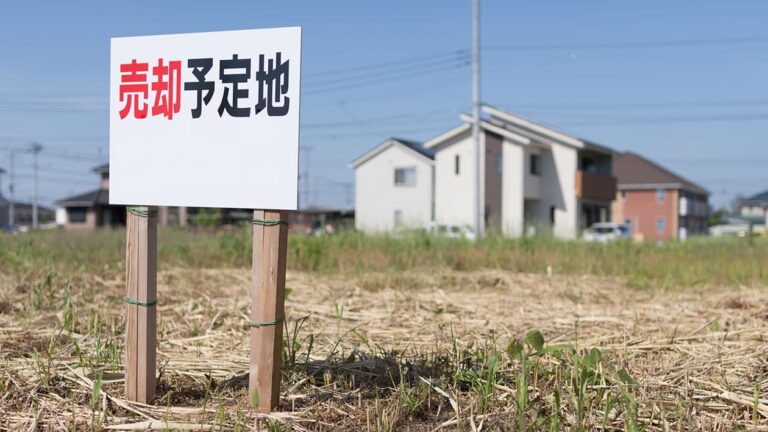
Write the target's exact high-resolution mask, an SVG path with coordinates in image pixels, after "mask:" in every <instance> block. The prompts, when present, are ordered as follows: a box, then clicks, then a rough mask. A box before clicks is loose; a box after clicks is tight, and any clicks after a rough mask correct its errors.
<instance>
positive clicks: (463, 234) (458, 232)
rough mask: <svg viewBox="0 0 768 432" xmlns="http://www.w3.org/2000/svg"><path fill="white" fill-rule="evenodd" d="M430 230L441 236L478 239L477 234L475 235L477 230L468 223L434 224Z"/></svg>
mask: <svg viewBox="0 0 768 432" xmlns="http://www.w3.org/2000/svg"><path fill="white" fill-rule="evenodd" d="M429 231H430V232H431V233H433V234H436V235H439V236H441V237H447V238H453V239H466V240H471V241H474V240H476V239H477V236H476V235H475V232H474V231H473V230H472V228H470V227H468V226H466V225H445V224H432V225H430V227H429Z"/></svg>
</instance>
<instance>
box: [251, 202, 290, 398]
mask: <svg viewBox="0 0 768 432" xmlns="http://www.w3.org/2000/svg"><path fill="white" fill-rule="evenodd" d="M287 217H288V212H286V211H270V210H255V211H254V212H253V218H254V219H255V220H270V221H271V220H281V221H285V220H286V219H287ZM287 249H288V226H287V225H286V224H278V225H272V226H269V225H259V224H254V225H253V268H252V277H253V280H252V286H251V332H250V333H251V334H250V336H251V368H250V373H249V377H248V394H249V395H250V401H251V404H252V405H254V408H257V409H259V410H260V411H266V412H269V411H271V410H272V409H274V408H276V407H277V404H278V402H279V398H280V378H281V375H280V374H281V366H282V342H283V320H284V318H285V310H284V303H285V261H286V253H287ZM254 324H257V326H255V325H254Z"/></svg>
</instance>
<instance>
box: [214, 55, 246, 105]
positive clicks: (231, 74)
mask: <svg viewBox="0 0 768 432" xmlns="http://www.w3.org/2000/svg"><path fill="white" fill-rule="evenodd" d="M250 76H251V59H241V58H238V57H237V54H234V55H232V59H228V60H220V61H219V79H220V80H221V82H222V83H224V84H225V86H224V95H223V96H222V97H221V104H219V117H221V116H222V115H223V114H224V111H226V112H227V114H229V115H230V116H232V117H248V116H250V115H251V108H250V107H239V106H238V101H239V100H240V99H245V98H247V97H248V89H247V88H245V89H241V88H239V85H240V84H243V83H245V82H247V81H248V78H249V77H250ZM226 84H231V85H232V102H230V101H229V87H227V86H226Z"/></svg>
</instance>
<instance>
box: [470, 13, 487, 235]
mask: <svg viewBox="0 0 768 432" xmlns="http://www.w3.org/2000/svg"><path fill="white" fill-rule="evenodd" d="M472 141H473V142H474V146H475V233H476V234H477V236H478V237H481V236H482V235H483V228H484V226H483V225H484V224H483V222H484V221H483V213H484V212H483V209H482V204H483V199H482V196H481V192H482V190H483V188H482V183H481V181H482V177H481V168H482V164H481V161H480V156H481V151H480V150H481V149H480V0H472Z"/></svg>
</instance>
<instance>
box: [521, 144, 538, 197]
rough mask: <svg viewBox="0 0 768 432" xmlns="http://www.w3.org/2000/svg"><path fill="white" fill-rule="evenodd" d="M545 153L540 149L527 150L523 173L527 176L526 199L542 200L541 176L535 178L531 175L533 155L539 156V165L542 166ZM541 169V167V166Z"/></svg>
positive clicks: (530, 148)
mask: <svg viewBox="0 0 768 432" xmlns="http://www.w3.org/2000/svg"><path fill="white" fill-rule="evenodd" d="M542 153H543V152H542V151H541V150H540V149H536V148H532V147H529V148H527V149H526V152H525V155H524V162H525V168H524V170H523V173H524V174H525V198H526V199H539V198H541V176H535V175H533V174H531V154H536V155H539V158H540V159H539V165H541V154H542ZM539 168H541V166H539Z"/></svg>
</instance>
